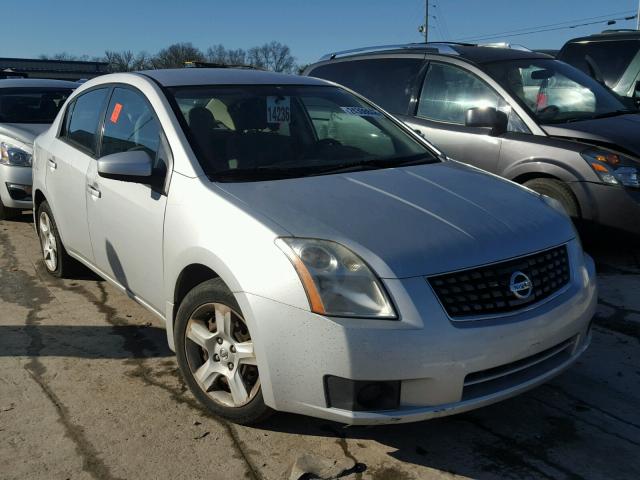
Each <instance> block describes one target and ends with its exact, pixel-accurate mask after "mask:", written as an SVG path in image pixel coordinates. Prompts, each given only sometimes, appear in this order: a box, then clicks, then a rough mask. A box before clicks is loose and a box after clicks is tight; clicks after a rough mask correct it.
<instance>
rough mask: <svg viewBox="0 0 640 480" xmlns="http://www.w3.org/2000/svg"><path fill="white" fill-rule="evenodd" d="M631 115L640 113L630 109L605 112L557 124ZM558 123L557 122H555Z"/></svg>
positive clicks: (569, 119)
mask: <svg viewBox="0 0 640 480" xmlns="http://www.w3.org/2000/svg"><path fill="white" fill-rule="evenodd" d="M629 113H639V112H638V111H635V110H629V109H620V110H613V111H611V112H604V113H597V114H595V115H591V116H588V117H576V118H568V119H566V120H564V121H561V122H557V123H572V122H581V121H584V120H597V119H599V118H610V117H618V116H620V115H627V114H629ZM554 123H556V122H554Z"/></svg>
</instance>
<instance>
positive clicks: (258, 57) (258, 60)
mask: <svg viewBox="0 0 640 480" xmlns="http://www.w3.org/2000/svg"><path fill="white" fill-rule="evenodd" d="M247 57H248V60H249V63H251V65H254V66H256V67H260V68H264V69H267V70H273V71H274V72H285V73H291V72H294V71H295V61H296V59H295V58H294V57H293V56H292V55H291V49H290V48H289V47H288V46H287V45H283V44H282V43H280V42H275V41H274V42H269V43H265V44H264V45H262V46H260V47H253V48H251V49H249V52H248V55H247Z"/></svg>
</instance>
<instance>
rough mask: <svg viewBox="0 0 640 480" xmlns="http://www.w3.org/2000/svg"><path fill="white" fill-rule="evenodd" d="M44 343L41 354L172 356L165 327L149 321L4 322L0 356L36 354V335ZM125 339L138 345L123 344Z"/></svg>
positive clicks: (59, 355)
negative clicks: (99, 323)
mask: <svg viewBox="0 0 640 480" xmlns="http://www.w3.org/2000/svg"><path fill="white" fill-rule="evenodd" d="M34 337H37V338H38V339H39V342H41V343H42V345H43V347H42V348H41V349H39V350H38V352H37V356H38V357H76V358H101V359H127V358H163V357H172V356H173V352H172V351H171V350H169V347H168V346H167V333H166V331H165V329H163V328H158V327H153V326H147V325H113V326H108V325H105V326H102V325H99V326H90V325H42V324H41V325H15V326H13V325H0V357H16V356H33V354H34V352H33V351H32V350H30V345H31V343H32V339H33V338H34ZM123 341H125V342H126V343H127V344H128V345H135V349H125V348H123Z"/></svg>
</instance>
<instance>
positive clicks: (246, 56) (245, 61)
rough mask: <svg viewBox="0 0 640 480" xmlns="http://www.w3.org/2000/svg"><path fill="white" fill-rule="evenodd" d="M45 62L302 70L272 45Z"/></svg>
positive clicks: (180, 46)
mask: <svg viewBox="0 0 640 480" xmlns="http://www.w3.org/2000/svg"><path fill="white" fill-rule="evenodd" d="M40 58H41V59H45V60H84V61H89V60H91V61H94V62H100V61H102V62H107V63H108V64H109V71H111V72H130V71H135V70H145V69H153V68H182V67H184V64H185V62H188V61H195V62H204V61H209V62H212V63H220V64H223V65H253V66H255V67H258V68H264V69H266V70H273V71H275V72H285V73H295V72H296V71H298V70H299V68H301V67H299V66H297V65H296V63H295V58H294V57H293V56H292V55H291V49H290V48H289V47H288V46H287V45H284V44H282V43H280V42H275V41H273V42H269V43H265V44H264V45H262V46H257V47H253V48H250V49H249V50H244V49H242V48H237V49H229V48H226V47H225V46H224V45H222V44H218V45H213V46H211V47H209V48H208V49H207V52H206V54H205V53H203V52H202V51H201V50H200V49H199V48H197V47H194V46H193V44H191V43H188V42H186V43H174V44H173V45H169V46H168V47H167V48H163V49H162V50H160V51H159V52H158V53H156V54H155V55H153V56H151V55H149V54H148V53H146V52H139V53H133V52H132V51H131V50H124V51H121V52H117V51H114V50H107V51H106V52H105V54H104V57H101V58H100V57H92V58H90V57H89V56H88V55H73V54H70V53H67V52H61V53H56V54H54V55H40Z"/></svg>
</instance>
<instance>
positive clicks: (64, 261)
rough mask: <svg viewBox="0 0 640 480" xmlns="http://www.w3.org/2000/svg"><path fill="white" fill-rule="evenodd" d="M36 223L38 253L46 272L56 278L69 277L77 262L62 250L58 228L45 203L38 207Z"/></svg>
mask: <svg viewBox="0 0 640 480" xmlns="http://www.w3.org/2000/svg"><path fill="white" fill-rule="evenodd" d="M36 222H38V223H37V225H38V237H39V238H40V251H41V252H42V258H43V260H44V266H45V268H46V269H47V272H48V273H49V274H50V275H52V276H54V277H58V278H65V277H67V276H69V275H70V274H71V273H72V272H73V271H74V267H75V266H76V265H77V262H76V261H75V260H74V259H73V258H71V257H70V256H69V254H68V253H67V250H66V249H65V248H64V245H63V244H62V240H61V239H60V234H59V233H58V226H57V225H56V221H55V220H54V218H53V214H52V213H51V208H50V207H49V204H48V203H47V202H46V201H44V202H42V203H41V204H40V207H38V213H37V215H36Z"/></svg>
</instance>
